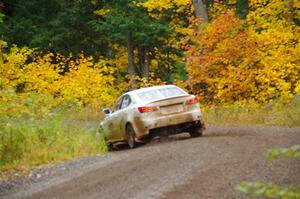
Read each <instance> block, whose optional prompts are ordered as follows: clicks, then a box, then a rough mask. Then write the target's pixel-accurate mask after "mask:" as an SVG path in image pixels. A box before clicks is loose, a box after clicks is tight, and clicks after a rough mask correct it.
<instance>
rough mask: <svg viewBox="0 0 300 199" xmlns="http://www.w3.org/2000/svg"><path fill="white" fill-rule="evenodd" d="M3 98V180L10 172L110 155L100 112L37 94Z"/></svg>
mask: <svg viewBox="0 0 300 199" xmlns="http://www.w3.org/2000/svg"><path fill="white" fill-rule="evenodd" d="M1 94H2V95H1V96H0V101H1V106H0V178H1V177H5V176H4V175H5V173H7V172H10V171H17V172H23V171H25V170H27V171H28V170H30V169H31V168H32V167H36V166H39V165H44V164H52V163H56V162H62V161H65V160H70V159H73V158H78V157H82V156H90V155H95V154H102V153H106V151H107V148H106V144H105V141H104V139H103V136H102V133H101V132H98V131H97V126H98V122H99V121H100V119H101V117H100V115H99V113H96V111H95V113H93V112H92V109H87V108H83V107H81V106H80V105H78V104H77V103H76V102H71V101H69V102H61V101H56V99H54V98H50V99H49V97H47V96H41V95H37V94H33V93H26V96H25V97H24V94H23V95H21V96H19V95H18V94H17V93H15V92H14V91H9V92H5V93H1ZM98 112H99V111H98ZM88 121H91V122H88Z"/></svg>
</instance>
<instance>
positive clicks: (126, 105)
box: [115, 94, 132, 140]
mask: <svg viewBox="0 0 300 199" xmlns="http://www.w3.org/2000/svg"><path fill="white" fill-rule="evenodd" d="M131 104H132V100H131V97H130V96H129V95H128V94H127V95H124V96H123V98H122V103H121V106H120V110H119V111H118V113H117V115H118V116H117V117H116V118H115V125H116V126H118V130H117V132H116V139H118V140H125V139H126V132H125V131H126V123H127V121H128V117H129V115H128V111H129V109H130V107H131Z"/></svg>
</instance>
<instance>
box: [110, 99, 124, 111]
mask: <svg viewBox="0 0 300 199" xmlns="http://www.w3.org/2000/svg"><path fill="white" fill-rule="evenodd" d="M123 98H124V97H120V98H119V99H118V100H117V102H116V103H115V105H114V107H113V109H112V112H113V113H114V112H116V111H118V110H119V109H120V106H121V102H122V99H123Z"/></svg>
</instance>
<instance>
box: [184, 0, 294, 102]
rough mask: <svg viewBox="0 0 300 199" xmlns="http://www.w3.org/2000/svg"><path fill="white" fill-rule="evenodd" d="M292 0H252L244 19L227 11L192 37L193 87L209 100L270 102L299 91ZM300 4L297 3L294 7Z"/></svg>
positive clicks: (189, 60)
mask: <svg viewBox="0 0 300 199" xmlns="http://www.w3.org/2000/svg"><path fill="white" fill-rule="evenodd" d="M288 3H289V1H288V0H285V1H279V0H276V1H270V2H268V3H266V2H265V3H264V2H261V1H256V0H253V1H250V4H249V6H250V12H249V14H248V15H247V19H246V20H241V19H239V18H237V17H235V13H234V12H233V11H230V10H225V11H224V12H221V13H220V14H218V15H216V17H215V18H214V19H213V20H212V22H211V23H210V24H208V25H206V26H204V27H202V28H201V29H200V31H198V30H195V32H194V33H193V34H192V35H191V39H192V41H193V42H194V44H193V45H191V46H189V50H188V51H187V61H188V66H187V70H188V72H189V84H190V86H191V87H192V88H193V90H194V91H195V92H197V93H198V94H199V95H201V96H202V97H203V98H204V99H206V100H207V101H210V102H222V103H231V102H234V101H240V102H243V101H256V102H266V101H269V100H271V99H274V98H278V97H282V98H286V99H288V98H290V97H292V96H293V95H294V94H296V93H297V92H299V91H300V78H299V77H300V70H299V69H300V64H299V63H300V57H299V55H300V54H299V46H300V45H299V43H300V42H299V39H300V38H299V27H298V26H296V25H295V24H294V22H293V21H291V20H289V18H288V16H289V13H290V12H291V10H294V9H295V8H294V9H291V8H289V7H288V6H287V5H288ZM293 6H296V4H293Z"/></svg>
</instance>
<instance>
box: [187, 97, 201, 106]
mask: <svg viewBox="0 0 300 199" xmlns="http://www.w3.org/2000/svg"><path fill="white" fill-rule="evenodd" d="M196 103H199V100H198V99H197V98H196V97H194V98H191V99H188V100H186V102H185V104H186V105H191V104H196Z"/></svg>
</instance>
